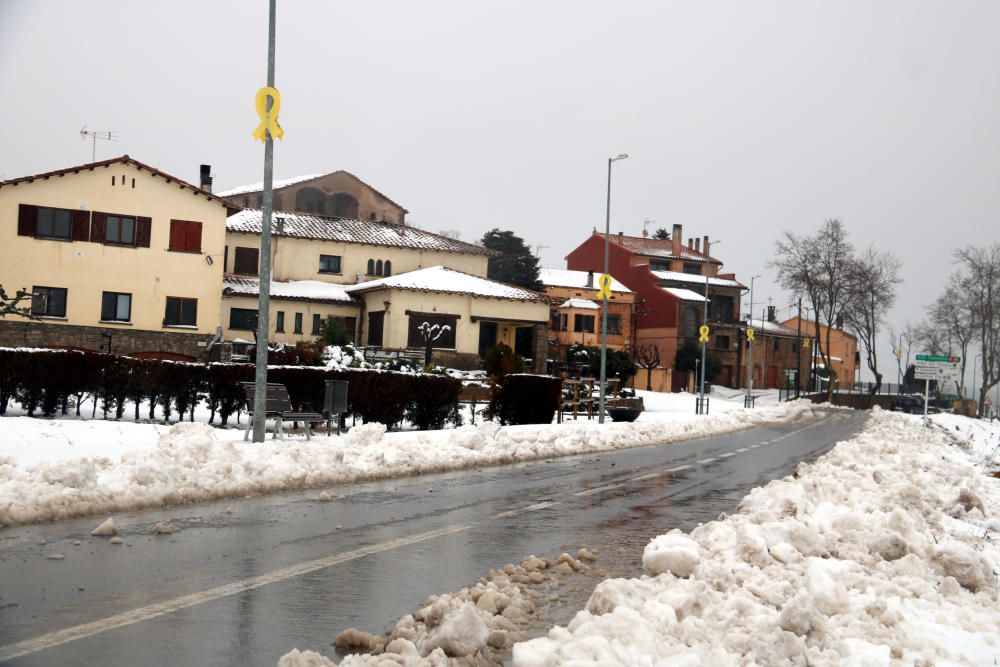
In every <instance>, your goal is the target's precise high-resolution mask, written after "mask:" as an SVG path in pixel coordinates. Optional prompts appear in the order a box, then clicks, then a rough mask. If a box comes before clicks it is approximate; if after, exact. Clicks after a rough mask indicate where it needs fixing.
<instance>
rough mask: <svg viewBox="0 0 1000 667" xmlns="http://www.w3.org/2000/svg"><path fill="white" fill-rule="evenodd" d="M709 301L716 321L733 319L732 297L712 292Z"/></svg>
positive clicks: (730, 320) (724, 321)
mask: <svg viewBox="0 0 1000 667" xmlns="http://www.w3.org/2000/svg"><path fill="white" fill-rule="evenodd" d="M711 303H712V312H713V313H714V316H715V321H716V322H723V323H727V322H732V321H733V297H731V296H722V295H721V294H713V295H712V301H711Z"/></svg>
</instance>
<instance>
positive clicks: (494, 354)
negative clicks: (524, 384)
mask: <svg viewBox="0 0 1000 667" xmlns="http://www.w3.org/2000/svg"><path fill="white" fill-rule="evenodd" d="M483 369H484V370H485V371H486V374H487V375H489V376H490V377H491V378H494V379H495V380H499V379H500V378H502V377H503V376H505V375H510V374H511V373H523V372H524V358H523V357H521V356H519V355H518V354H517V353H515V352H514V350H512V349H511V348H510V346H509V345H504V344H503V343H497V344H496V345H494V346H493V347H491V348H490V349H488V350H486V355H485V356H483Z"/></svg>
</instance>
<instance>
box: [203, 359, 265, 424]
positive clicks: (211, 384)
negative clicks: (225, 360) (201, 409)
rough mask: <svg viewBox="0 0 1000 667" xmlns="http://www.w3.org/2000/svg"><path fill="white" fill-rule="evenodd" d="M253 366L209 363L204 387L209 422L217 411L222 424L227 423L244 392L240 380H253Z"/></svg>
mask: <svg viewBox="0 0 1000 667" xmlns="http://www.w3.org/2000/svg"><path fill="white" fill-rule="evenodd" d="M253 379H254V367H253V365H251V364H209V365H208V369H207V377H206V380H205V389H206V392H207V397H206V402H207V403H208V409H209V410H210V411H211V415H210V416H209V423H212V421H214V419H215V413H216V411H218V413H219V419H220V420H221V423H222V425H223V426H226V425H227V424H228V423H229V417H230V416H232V414H233V413H234V412H236V411H237V410H239V409H240V407H241V406H242V405H243V401H244V400H245V397H246V394H245V393H244V392H243V387H242V386H241V385H240V382H253Z"/></svg>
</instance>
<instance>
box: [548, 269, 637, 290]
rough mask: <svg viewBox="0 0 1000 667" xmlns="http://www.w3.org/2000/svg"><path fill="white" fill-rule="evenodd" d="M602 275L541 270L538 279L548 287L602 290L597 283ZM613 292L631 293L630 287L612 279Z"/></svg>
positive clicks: (567, 270) (565, 270)
mask: <svg viewBox="0 0 1000 667" xmlns="http://www.w3.org/2000/svg"><path fill="white" fill-rule="evenodd" d="M588 274H589V275H590V276H591V280H592V283H591V285H590V286H589V287H588V286H587V276H588ZM600 275H601V274H600V273H597V272H593V273H592V272H590V271H574V270H572V269H539V270H538V278H539V280H541V281H542V284H543V285H545V286H546V287H576V288H579V289H595V290H596V289H600V288H601V286H600V284H599V283H598V282H597V281H598V280H599V279H600ZM611 291H612V292H626V293H631V292H632V290H630V289H629V288H628V287H625V285H623V284H622V283H620V282H618V281H617V280H615V279H614V277H612V278H611Z"/></svg>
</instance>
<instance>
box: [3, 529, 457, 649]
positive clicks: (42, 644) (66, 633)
mask: <svg viewBox="0 0 1000 667" xmlns="http://www.w3.org/2000/svg"><path fill="white" fill-rule="evenodd" d="M470 528H472V526H459V525H452V526H445V527H444V528H438V529H437V530H429V531H427V532H425V533H417V534H416V535H410V536H408V537H400V538H396V539H394V540H387V541H385V542H379V543H378V544H373V545H371V546H367V547H362V548H360V549H353V550H351V551H345V552H343V553H339V554H334V555H332V556H324V557H323V558H317V559H316V560H310V561H306V562H304V563H299V564H298V565H291V566H289V567H285V568H281V569H279V570H274V571H272V572H268V573H266V574H261V575H258V576H256V577H249V578H247V579H243V580H241V581H234V582H232V583H229V584H225V585H223V586H217V587H215V588H210V589H208V590H207V591H200V592H198V593H191V594H189V595H182V596H181V597H177V598H174V599H172V600H164V601H163V602H155V603H153V604H149V605H146V606H145V607H139V608H137V609H132V610H129V611H125V612H122V613H120V614H115V615H114V616H108V617H107V618H102V619H100V620H97V621H92V622H90V623H83V624H81V625H75V626H73V627H70V628H65V629H63V630H56V631H55V632H50V633H48V634H44V635H40V636H38V637H35V638H33V639H26V640H24V641H20V642H15V643H13V644H7V645H6V646H0V662H4V661H5V660H13V659H14V658H20V657H21V656H25V655H29V654H31V653H36V652H38V651H42V650H44V649H47V648H52V647H53V646H59V645H60V644H66V643H68V642H72V641H76V640H77V639H84V638H86V637H92V636H94V635H97V634H100V633H102V632H107V631H108V630H114V629H115V628H121V627H125V626H127V625H133V624H135V623H141V622H142V621H148V620H149V619H152V618H156V617H157V616H163V615H164V614H170V613H173V612H175V611H180V610H181V609H186V608H188V607H193V606H195V605H199V604H204V603H206V602H212V601H213V600H218V599H219V598H224V597H228V596H230V595H236V594H238V593H242V592H244V591H248V590H251V589H254V588H260V587H261V586H266V585H267V584H273V583H276V582H279V581H284V580H286V579H291V578H292V577H298V576H300V575H303V574H308V573H310V572H315V571H316V570H322V569H323V568H326V567H330V566H332V565H339V564H340V563H346V562H348V561H352V560H356V559H358V558H363V557H365V556H371V555H372V554H377V553H381V552H383V551H391V550H392V549H398V548H400V547H405V546H409V545H411V544H417V543H418V542H425V541H427V540H432V539H434V538H436V537H442V536H444V535H450V534H451V533H459V532H462V531H463V530H468V529H470Z"/></svg>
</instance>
